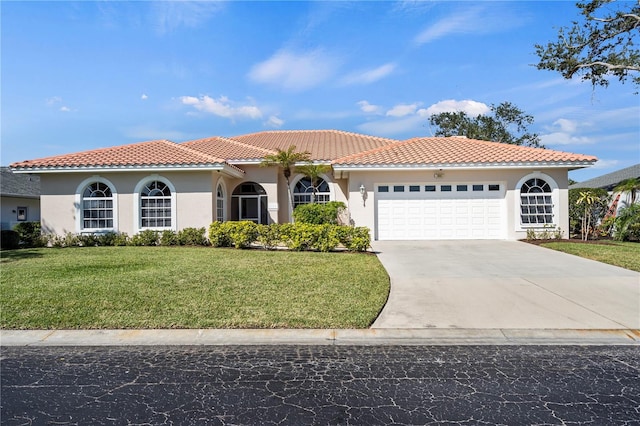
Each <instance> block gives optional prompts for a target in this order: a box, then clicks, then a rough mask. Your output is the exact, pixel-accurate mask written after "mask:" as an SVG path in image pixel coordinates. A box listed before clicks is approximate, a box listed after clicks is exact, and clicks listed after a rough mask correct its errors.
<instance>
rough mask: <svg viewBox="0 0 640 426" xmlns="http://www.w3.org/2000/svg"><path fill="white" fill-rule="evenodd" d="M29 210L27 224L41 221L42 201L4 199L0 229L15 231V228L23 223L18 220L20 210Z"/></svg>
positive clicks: (0, 211) (0, 206) (1, 205)
mask: <svg viewBox="0 0 640 426" xmlns="http://www.w3.org/2000/svg"><path fill="white" fill-rule="evenodd" d="M19 207H26V208H27V217H26V220H25V221H26V222H37V221H39V220H40V199H39V198H23V197H2V200H1V201H0V227H1V228H2V229H13V226H14V225H16V224H17V223H20V222H21V221H19V220H18V208H19Z"/></svg>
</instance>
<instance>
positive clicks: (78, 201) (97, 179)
mask: <svg viewBox="0 0 640 426" xmlns="http://www.w3.org/2000/svg"><path fill="white" fill-rule="evenodd" d="M92 183H101V184H103V185H106V186H108V187H109V189H110V190H111V199H112V211H113V227H110V228H84V227H83V219H84V218H83V208H82V206H83V194H84V190H85V189H86V188H87V186H89V185H91V184H92ZM75 210H76V233H77V234H83V233H87V234H89V233H90V234H99V233H106V232H118V191H117V190H116V186H115V185H114V184H113V183H111V181H110V180H108V179H106V178H103V177H101V176H91V177H88V178H86V179H85V180H83V181H82V182H81V183H80V185H78V187H77V188H76V196H75Z"/></svg>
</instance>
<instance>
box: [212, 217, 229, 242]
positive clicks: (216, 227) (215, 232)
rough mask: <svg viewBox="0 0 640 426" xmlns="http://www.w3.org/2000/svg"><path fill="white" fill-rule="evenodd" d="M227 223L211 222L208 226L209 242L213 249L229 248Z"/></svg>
mask: <svg viewBox="0 0 640 426" xmlns="http://www.w3.org/2000/svg"><path fill="white" fill-rule="evenodd" d="M227 223H229V222H213V223H212V224H211V225H209V242H210V243H211V245H212V246H213V247H231V238H230V237H229V227H228V226H226V224H227Z"/></svg>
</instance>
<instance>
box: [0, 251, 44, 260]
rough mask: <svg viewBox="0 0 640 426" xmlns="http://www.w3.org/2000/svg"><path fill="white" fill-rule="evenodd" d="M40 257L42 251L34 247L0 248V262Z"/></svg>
mask: <svg viewBox="0 0 640 426" xmlns="http://www.w3.org/2000/svg"><path fill="white" fill-rule="evenodd" d="M36 257H42V253H41V252H40V251H39V250H36V249H16V250H0V262H1V263H8V262H14V261H16V260H22V259H32V258H36Z"/></svg>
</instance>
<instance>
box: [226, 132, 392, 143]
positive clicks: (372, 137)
mask: <svg viewBox="0 0 640 426" xmlns="http://www.w3.org/2000/svg"><path fill="white" fill-rule="evenodd" d="M319 132H332V133H339V134H343V135H349V136H359V137H365V138H369V139H376V140H383V141H389V142H391V143H396V142H401V141H400V140H398V139H391V138H383V137H381V136H373V135H367V134H365V133H356V132H348V131H346V130H338V129H298V130H296V129H287V130H263V131H260V132H253V133H247V134H244V135H236V136H234V137H246V136H254V135H259V134H263V133H319ZM227 139H231V140H235V139H233V138H227Z"/></svg>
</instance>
